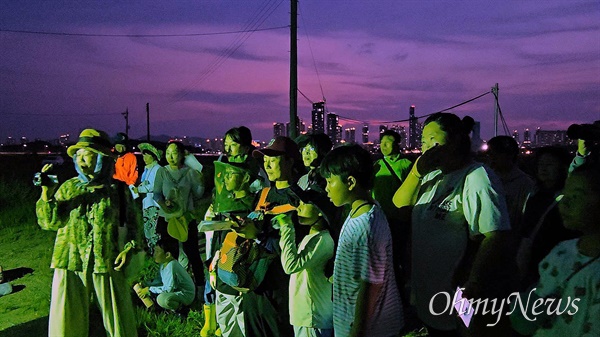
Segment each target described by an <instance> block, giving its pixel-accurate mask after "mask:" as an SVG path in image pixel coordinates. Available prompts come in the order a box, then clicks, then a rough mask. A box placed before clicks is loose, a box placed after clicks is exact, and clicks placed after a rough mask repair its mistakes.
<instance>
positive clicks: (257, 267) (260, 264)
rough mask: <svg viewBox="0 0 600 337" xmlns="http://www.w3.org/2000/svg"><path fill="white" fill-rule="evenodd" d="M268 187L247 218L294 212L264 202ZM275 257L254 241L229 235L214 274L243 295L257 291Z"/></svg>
mask: <svg viewBox="0 0 600 337" xmlns="http://www.w3.org/2000/svg"><path fill="white" fill-rule="evenodd" d="M269 190H270V189H269V188H268V187H266V188H264V189H263V190H262V191H261V194H260V197H259V201H258V203H257V205H256V207H255V211H254V212H252V213H251V214H250V215H249V216H248V217H249V218H252V219H253V220H255V221H264V220H263V218H262V216H263V215H264V214H281V213H285V212H289V211H292V210H294V209H295V208H294V206H292V205H290V204H285V205H279V206H274V207H273V205H269V203H268V202H267V201H266V199H267V194H268V193H269ZM276 257H277V254H276V253H271V252H269V251H268V250H267V249H266V248H265V247H263V246H262V245H260V244H259V243H257V242H256V241H255V240H253V239H245V238H243V237H241V236H239V235H237V234H236V233H235V232H229V233H227V235H226V236H225V240H224V241H223V244H222V246H221V249H220V253H219V256H218V260H217V275H218V277H219V278H220V279H221V281H223V282H224V283H225V284H227V285H229V286H231V287H232V288H234V289H235V290H238V291H240V292H243V293H246V292H249V291H252V290H254V289H256V288H257V287H258V286H259V285H260V284H261V283H262V281H263V280H264V279H265V275H266V274H267V270H268V269H269V266H270V265H271V262H272V261H273V260H274V259H275V258H276Z"/></svg>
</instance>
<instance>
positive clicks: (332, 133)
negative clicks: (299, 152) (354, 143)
mask: <svg viewBox="0 0 600 337" xmlns="http://www.w3.org/2000/svg"><path fill="white" fill-rule="evenodd" d="M339 121H340V119H339V117H338V115H337V114H334V113H327V135H328V136H329V138H330V139H331V142H332V143H334V144H337V143H339V142H340V140H341V132H340V131H338V129H340V130H341V128H340V126H339ZM313 132H316V130H315V129H313ZM338 133H339V134H340V137H338Z"/></svg>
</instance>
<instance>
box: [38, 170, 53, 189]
mask: <svg viewBox="0 0 600 337" xmlns="http://www.w3.org/2000/svg"><path fill="white" fill-rule="evenodd" d="M56 184H58V176H56V175H52V174H47V173H45V172H38V173H36V174H35V175H34V176H33V186H38V187H39V186H51V185H56Z"/></svg>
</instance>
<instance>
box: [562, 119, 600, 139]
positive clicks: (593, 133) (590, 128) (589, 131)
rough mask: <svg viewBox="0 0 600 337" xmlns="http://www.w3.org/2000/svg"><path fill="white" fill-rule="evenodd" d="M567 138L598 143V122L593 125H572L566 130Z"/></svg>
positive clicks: (599, 136)
mask: <svg viewBox="0 0 600 337" xmlns="http://www.w3.org/2000/svg"><path fill="white" fill-rule="evenodd" d="M567 137H569V138H571V139H583V140H589V141H600V121H595V122H594V124H572V125H571V126H569V128H568V129H567Z"/></svg>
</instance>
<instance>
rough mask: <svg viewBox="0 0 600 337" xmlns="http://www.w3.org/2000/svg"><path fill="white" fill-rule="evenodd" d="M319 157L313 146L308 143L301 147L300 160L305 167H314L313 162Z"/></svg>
mask: <svg viewBox="0 0 600 337" xmlns="http://www.w3.org/2000/svg"><path fill="white" fill-rule="evenodd" d="M317 157H319V155H318V154H317V151H316V150H315V148H314V147H313V146H312V145H310V144H308V145H306V146H305V147H303V148H302V162H303V163H304V166H305V167H314V165H313V162H314V161H315V160H316V159H317Z"/></svg>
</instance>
